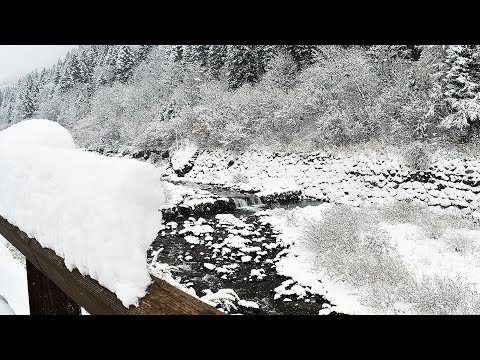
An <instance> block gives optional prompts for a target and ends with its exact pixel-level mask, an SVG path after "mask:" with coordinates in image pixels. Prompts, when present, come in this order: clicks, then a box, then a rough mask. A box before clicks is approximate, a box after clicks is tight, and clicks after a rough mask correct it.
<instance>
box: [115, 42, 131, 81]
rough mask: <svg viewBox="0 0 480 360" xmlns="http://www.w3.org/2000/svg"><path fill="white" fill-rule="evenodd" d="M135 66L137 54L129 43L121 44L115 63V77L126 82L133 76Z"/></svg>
mask: <svg viewBox="0 0 480 360" xmlns="http://www.w3.org/2000/svg"><path fill="white" fill-rule="evenodd" d="M134 67H135V56H134V53H133V51H132V48H131V47H130V46H129V45H121V46H120V47H119V50H118V56H117V60H116V63H115V77H116V79H117V80H119V81H120V82H122V83H126V82H127V81H128V80H129V79H130V77H131V76H132V73H133V69H134Z"/></svg>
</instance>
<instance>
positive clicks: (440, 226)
mask: <svg viewBox="0 0 480 360" xmlns="http://www.w3.org/2000/svg"><path fill="white" fill-rule="evenodd" d="M405 223H409V224H412V225H416V226H418V229H419V230H420V231H421V232H420V234H422V232H423V234H424V236H425V237H426V238H430V239H438V238H440V236H441V235H442V234H444V233H445V232H447V230H448V229H452V227H453V228H456V227H464V226H465V225H467V224H468V223H467V222H466V221H465V220H464V219H461V218H460V217H456V216H453V215H450V214H440V213H437V212H434V211H432V210H431V209H428V208H426V207H419V206H417V205H415V204H407V203H403V204H395V205H391V206H387V207H379V208H375V207H366V208H360V209H356V210H353V209H351V208H348V207H347V206H334V207H332V209H331V210H330V211H329V212H328V213H326V214H324V215H323V217H322V218H320V219H318V218H313V219H309V220H304V222H303V225H302V237H303V240H302V242H303V243H305V244H307V245H306V246H307V250H309V252H310V253H312V254H314V265H315V266H316V267H317V268H318V269H321V271H322V273H324V274H325V275H326V276H328V278H329V280H330V281H334V282H343V283H345V284H347V285H348V286H350V287H352V288H353V289H355V293H356V294H358V295H359V299H360V301H361V303H362V304H363V305H365V306H368V307H371V308H373V309H375V311H378V312H381V313H399V312H402V311H405V310H406V311H407V312H408V313H418V314H478V313H479V312H480V300H478V299H479V294H478V292H477V291H476V290H475V289H474V288H473V287H472V286H471V285H470V284H469V283H468V282H467V281H466V280H465V279H463V278H460V277H455V275H452V276H451V277H449V276H446V275H439V274H440V273H438V272H435V273H430V272H428V273H423V275H422V276H420V277H419V276H418V273H417V272H416V270H414V268H413V267H412V264H411V263H409V262H408V261H407V259H405V258H404V255H401V254H400V252H399V250H398V248H397V246H396V245H394V244H395V242H393V241H392V235H391V232H387V231H386V230H385V228H384V225H382V224H405ZM468 226H472V225H471V224H469V225H468ZM470 240H471V239H470ZM409 241H411V240H409ZM455 242H456V243H457V244H462V243H465V242H464V241H459V240H458V239H457V240H456V241H455Z"/></svg>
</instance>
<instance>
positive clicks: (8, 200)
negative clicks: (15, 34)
mask: <svg viewBox="0 0 480 360" xmlns="http://www.w3.org/2000/svg"><path fill="white" fill-rule="evenodd" d="M0 154H2V158H1V160H0V174H2V176H1V177H0V214H1V215H2V216H3V217H4V218H6V219H8V220H9V221H10V222H11V223H13V224H14V225H16V226H18V227H19V228H20V229H22V230H23V231H24V232H26V233H27V234H28V235H29V236H30V237H34V238H35V239H37V240H38V241H39V243H40V244H41V245H42V246H43V247H47V248H50V249H53V250H54V251H55V252H56V254H57V255H59V256H61V257H62V258H64V260H65V265H66V266H67V268H68V269H70V270H73V269H74V268H77V269H78V270H79V271H80V272H81V273H82V274H84V275H90V276H91V277H92V278H94V279H96V280H98V282H99V283H100V284H101V285H103V286H105V287H106V288H108V289H109V290H111V291H112V292H114V293H115V294H116V295H117V296H118V298H119V299H120V300H121V301H122V303H123V305H124V306H129V305H132V304H137V303H138V299H139V298H141V297H143V296H144V295H145V293H146V289H147V287H148V285H149V284H150V281H151V280H150V276H149V274H148V269H147V259H146V252H147V249H148V247H149V245H150V244H151V242H152V241H153V240H154V239H155V237H156V235H157V232H158V229H159V228H160V226H161V222H162V218H161V212H160V211H159V209H160V208H161V206H162V205H163V203H164V191H163V187H162V182H161V181H160V172H159V170H158V169H156V168H155V167H154V166H153V165H151V164H145V163H142V162H139V161H135V160H130V159H120V158H109V157H104V156H100V155H97V154H94V153H90V152H86V151H83V150H80V149H77V148H76V147H75V145H74V143H73V141H72V138H71V136H70V134H69V133H68V132H67V131H66V130H65V129H64V128H62V127H61V126H60V125H59V124H57V123H54V122H51V121H48V120H27V121H23V122H21V123H19V124H15V125H13V126H11V127H10V128H8V129H6V130H3V131H1V132H0Z"/></svg>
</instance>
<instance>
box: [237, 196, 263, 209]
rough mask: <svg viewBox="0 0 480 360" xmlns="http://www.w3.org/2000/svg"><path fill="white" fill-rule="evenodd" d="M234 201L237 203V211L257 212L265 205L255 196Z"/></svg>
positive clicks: (238, 198)
mask: <svg viewBox="0 0 480 360" xmlns="http://www.w3.org/2000/svg"><path fill="white" fill-rule="evenodd" d="M233 201H234V203H235V208H237V209H246V210H249V209H251V210H257V209H258V208H259V207H261V206H263V205H264V204H263V203H262V200H261V199H260V198H259V197H258V196H255V195H248V196H245V197H234V198H233Z"/></svg>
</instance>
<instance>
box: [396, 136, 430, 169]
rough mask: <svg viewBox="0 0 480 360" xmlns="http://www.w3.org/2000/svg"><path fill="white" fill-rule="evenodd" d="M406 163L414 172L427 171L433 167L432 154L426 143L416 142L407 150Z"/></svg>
mask: <svg viewBox="0 0 480 360" xmlns="http://www.w3.org/2000/svg"><path fill="white" fill-rule="evenodd" d="M403 157H404V159H405V163H406V164H407V166H408V167H409V168H410V169H412V170H414V171H425V170H427V169H428V168H429V166H430V165H431V159H430V157H431V156H430V153H429V151H428V149H427V147H426V145H425V144H424V143H420V142H416V143H413V144H411V145H409V146H407V148H406V149H405V152H404V153H403Z"/></svg>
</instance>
